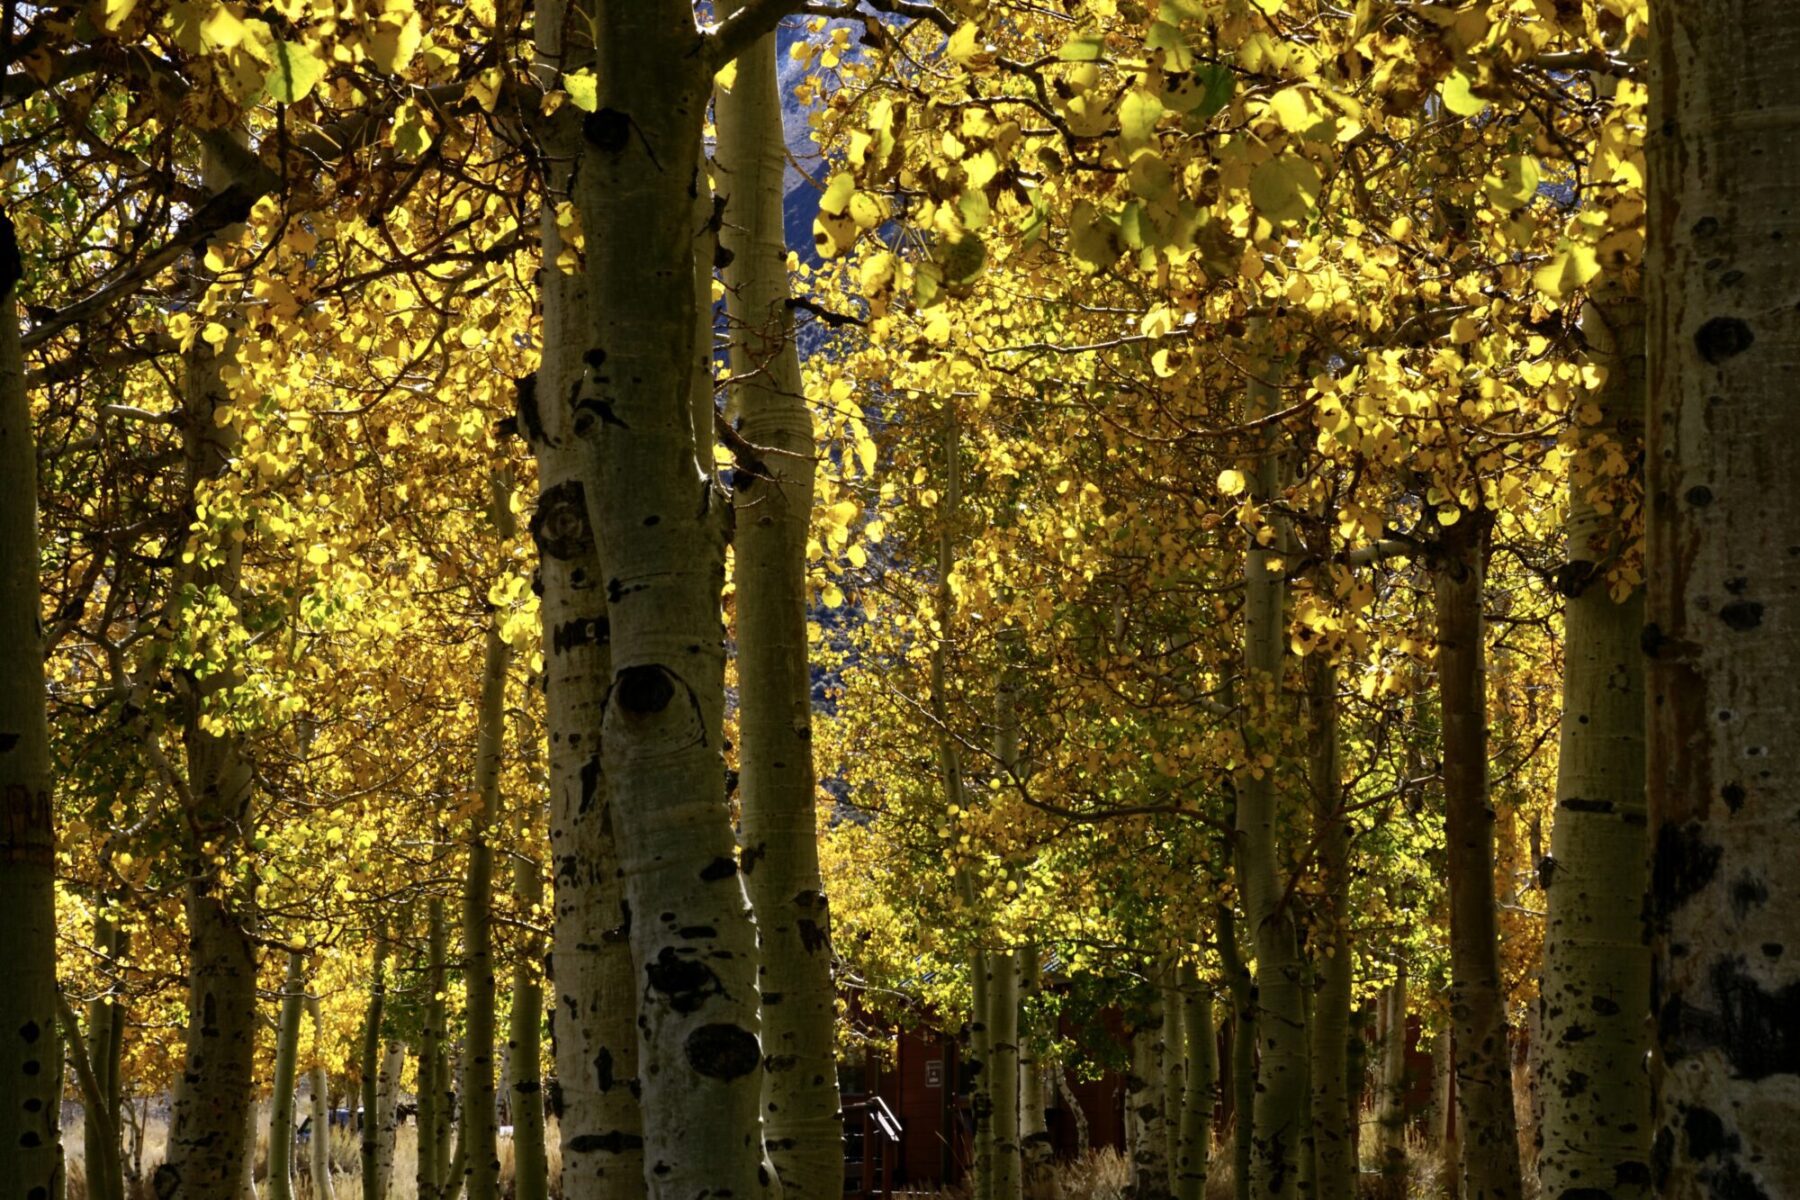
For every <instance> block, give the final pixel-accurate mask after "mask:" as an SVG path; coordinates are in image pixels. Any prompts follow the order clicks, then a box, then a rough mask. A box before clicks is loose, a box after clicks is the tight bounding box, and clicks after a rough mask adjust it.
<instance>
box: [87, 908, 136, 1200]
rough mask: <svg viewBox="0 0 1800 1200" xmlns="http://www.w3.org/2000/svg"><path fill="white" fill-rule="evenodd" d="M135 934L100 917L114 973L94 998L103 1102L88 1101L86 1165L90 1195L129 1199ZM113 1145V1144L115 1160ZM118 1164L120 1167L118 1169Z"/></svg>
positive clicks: (99, 939)
mask: <svg viewBox="0 0 1800 1200" xmlns="http://www.w3.org/2000/svg"><path fill="white" fill-rule="evenodd" d="M130 942H131V935H130V933H128V932H127V931H125V930H123V929H120V928H119V926H118V925H117V924H115V923H114V922H112V921H110V920H108V919H107V918H105V917H103V916H102V917H96V918H95V919H94V949H95V952H96V953H97V954H98V955H99V957H100V958H101V960H102V961H103V962H104V963H105V964H106V969H107V972H108V974H109V977H110V979H111V983H110V985H109V986H108V988H107V990H106V991H105V992H103V993H101V994H100V995H98V996H96V997H94V999H93V1000H91V1001H89V1002H88V1008H87V1027H88V1039H87V1042H88V1044H87V1053H88V1062H89V1065H90V1068H91V1070H92V1071H93V1075H94V1084H95V1087H96V1088H97V1089H98V1090H99V1092H100V1097H101V1103H100V1105H99V1106H98V1107H97V1108H96V1106H94V1105H90V1104H83V1105H82V1168H83V1169H84V1170H85V1171H86V1173H87V1189H88V1198H89V1200H125V1177H124V1173H123V1159H122V1156H121V1154H120V1148H119V1096H120V1089H121V1087H122V1086H123V1085H122V1081H121V1080H120V1078H119V1067H120V1062H121V1059H122V1057H123V1052H124V1042H125V994H124V988H123V986H122V984H121V981H120V978H119V973H120V971H121V969H122V968H123V964H124V959H125V953H126V950H127V948H128V947H129V945H130ZM107 1147H110V1148H111V1150H112V1154H111V1159H110V1162H111V1166H110V1167H108V1168H103V1167H102V1164H104V1163H107V1162H108V1161H109V1160H108V1157H107V1152H106V1151H107ZM112 1168H118V1169H116V1170H114V1169H112Z"/></svg>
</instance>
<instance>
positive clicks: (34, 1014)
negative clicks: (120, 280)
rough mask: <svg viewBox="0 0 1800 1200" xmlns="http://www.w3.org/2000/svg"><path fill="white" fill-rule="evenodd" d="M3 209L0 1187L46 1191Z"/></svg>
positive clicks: (7, 222)
mask: <svg viewBox="0 0 1800 1200" xmlns="http://www.w3.org/2000/svg"><path fill="white" fill-rule="evenodd" d="M23 269H24V268H23V263H22V262H21V260H20V256H19V246H18V241H17V239H16V237H15V235H14V232H13V225H12V220H11V218H10V216H8V215H6V214H4V213H0V905H4V911H5V913H6V914H7V916H6V919H5V920H4V921H0V961H5V962H6V963H7V964H8V966H9V968H10V970H11V971H12V977H11V978H10V979H9V980H8V982H7V986H6V987H4V988H0V1146H3V1147H4V1148H5V1149H4V1151H3V1152H0V1196H5V1197H8V1198H9V1200H11V1198H14V1197H22V1198H26V1200H29V1198H30V1197H33V1196H35V1197H38V1198H39V1200H43V1198H45V1197H48V1196H49V1195H50V1194H51V1192H52V1190H53V1189H54V1188H55V1187H56V1186H57V1181H58V1179H59V1177H60V1176H61V1173H62V1150H61V1144H60V1142H59V1140H58V1139H59V1137H60V1131H59V1128H58V1126H59V1123H60V1120H59V1118H60V1114H61V1111H62V1103H61V1096H60V1094H59V1093H58V1091H55V1090H52V1088H53V1080H54V1078H55V1072H54V1071H52V1070H51V1069H50V1068H51V1067H52V1066H53V1065H54V1064H55V1063H56V1062H57V1061H60V1058H61V1053H60V1050H59V1046H60V1044H61V1039H59V1038H58V1037H57V1010H56V1004H57V991H56V898H55V891H54V884H53V869H54V866H55V830H54V826H53V823H52V821H53V819H52V816H51V803H50V796H51V788H50V782H51V781H50V734H49V727H48V724H47V721H46V716H45V709H44V649H43V646H44V643H43V629H42V624H41V622H40V619H39V599H38V528H37V522H38V509H37V478H38V473H37V450H36V444H37V440H36V437H35V436H34V431H33V428H32V417H31V404H30V398H29V396H28V395H27V393H26V388H25V366H24V360H23V357H22V355H21V352H20V348H19V318H18V285H19V280H20V276H21V272H22V271H23Z"/></svg>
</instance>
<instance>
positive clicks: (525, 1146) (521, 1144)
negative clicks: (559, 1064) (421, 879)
mask: <svg viewBox="0 0 1800 1200" xmlns="http://www.w3.org/2000/svg"><path fill="white" fill-rule="evenodd" d="M521 876H527V877H529V878H528V881H522V880H521V878H520V877H521ZM537 878H538V865H537V863H535V862H533V861H531V860H530V859H527V858H524V857H522V856H521V857H520V858H517V859H515V860H514V863H513V894H514V895H515V896H517V897H518V898H519V901H520V909H521V911H526V912H529V911H531V909H532V908H535V907H536V906H537V904H539V903H541V902H542V899H543V887H542V885H541V884H539V883H537ZM535 942H536V939H532V941H531V942H529V943H528V950H532V949H535V950H537V951H538V953H541V952H542V950H541V947H538V946H536V944H535ZM536 957H537V955H536V954H530V955H529V956H528V957H527V958H525V959H523V960H521V961H520V962H519V963H518V964H517V965H515V966H514V967H513V984H512V1009H511V1011H510V1013H509V1014H508V1026H507V1048H508V1050H509V1051H510V1053H509V1054H508V1057H507V1076H508V1078H507V1086H508V1088H509V1089H510V1090H511V1097H510V1099H511V1103H512V1125H513V1138H512V1141H513V1200H546V1197H547V1196H548V1195H549V1191H550V1157H549V1151H548V1149H547V1148H546V1146H545V1144H544V1083H543V1069H542V1066H541V1065H540V1063H541V1059H542V1058H543V1052H544V1051H543V1045H542V1039H541V1036H540V1033H539V1031H540V1029H541V1027H542V1025H543V1021H544V989H543V985H542V984H540V983H539V982H538V974H537V971H536V969H535V965H534V964H533V962H532V961H531V959H534V958H536Z"/></svg>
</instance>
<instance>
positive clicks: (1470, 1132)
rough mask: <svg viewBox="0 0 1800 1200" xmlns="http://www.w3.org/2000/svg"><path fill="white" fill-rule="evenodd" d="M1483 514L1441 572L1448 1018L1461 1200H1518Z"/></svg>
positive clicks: (1458, 536) (1463, 524)
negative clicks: (1491, 788)
mask: <svg viewBox="0 0 1800 1200" xmlns="http://www.w3.org/2000/svg"><path fill="white" fill-rule="evenodd" d="M1486 520H1487V516H1486V514H1484V513H1480V512H1473V513H1465V514H1463V516H1462V519H1461V520H1459V521H1458V522H1457V523H1456V524H1454V525H1452V526H1450V527H1449V528H1448V529H1446V530H1444V532H1443V534H1442V539H1441V542H1440V545H1439V554H1440V556H1441V562H1440V563H1439V565H1438V567H1437V571H1436V593H1437V598H1436V608H1437V614H1436V615H1437V642H1438V650H1437V666H1438V695H1439V699H1440V702H1441V704H1442V707H1443V755H1444V759H1443V763H1444V765H1443V775H1444V841H1445V844H1446V848H1447V851H1448V854H1447V859H1448V872H1447V873H1448V876H1449V880H1448V882H1449V890H1450V975H1451V982H1450V1013H1451V1018H1452V1020H1453V1022H1454V1024H1455V1028H1456V1094H1457V1103H1458V1107H1459V1109H1460V1111H1461V1116H1462V1128H1463V1130H1464V1137H1465V1139H1466V1140H1465V1141H1464V1144H1463V1194H1464V1195H1465V1196H1467V1197H1468V1200H1518V1197H1519V1194H1520V1179H1519V1147H1518V1135H1517V1132H1516V1130H1517V1126H1516V1123H1515V1120H1514V1116H1513V1098H1512V1063H1511V1054H1510V1052H1509V1050H1508V1037H1507V1027H1506V1001H1505V996H1504V995H1503V993H1502V990H1501V979H1500V943H1499V934H1498V928H1497V915H1496V912H1495V903H1494V810H1493V809H1492V808H1491V807H1490V806H1489V804H1488V780H1487V771H1488V761H1487V672H1486V667H1485V663H1484V659H1485V655H1484V647H1483V638H1484V636H1485V635H1484V632H1483V619H1482V610H1481V603H1482V580H1483V577H1484V575H1485V572H1486V531H1485V529H1484V528H1483V526H1484V525H1485V523H1486Z"/></svg>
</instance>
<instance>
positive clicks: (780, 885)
mask: <svg viewBox="0 0 1800 1200" xmlns="http://www.w3.org/2000/svg"><path fill="white" fill-rule="evenodd" d="M777 87H778V83H777V71H776V64H775V38H774V37H773V36H772V35H771V36H769V37H765V38H763V39H762V40H761V41H759V42H757V43H756V45H755V46H754V47H752V48H751V49H750V50H749V51H748V52H747V53H745V54H743V55H740V56H739V58H738V65H737V78H736V80H735V81H734V83H733V85H732V88H731V90H730V91H729V92H723V93H721V94H720V95H719V96H718V99H717V101H716V102H715V112H716V114H717V121H718V135H719V136H718V146H717V150H716V151H715V159H716V162H717V165H718V188H719V191H720V193H721V194H722V195H723V196H725V197H726V204H725V210H724V220H723V224H722V225H721V227H720V231H719V238H720V242H721V245H722V246H723V248H724V250H725V252H726V257H727V259H728V263H727V266H726V268H725V283H726V288H727V292H726V307H727V312H728V314H729V316H730V333H731V373H732V376H733V378H734V379H736V380H737V381H738V382H737V383H736V384H735V385H734V386H733V388H732V392H731V397H730V405H731V409H730V411H731V415H732V416H733V418H734V424H735V427H736V430H737V433H738V436H739V437H740V438H741V439H742V442H741V443H740V444H737V445H736V446H735V453H736V456H737V470H736V472H735V473H734V475H733V481H734V486H733V489H732V504H733V507H734V508H735V510H736V515H737V535H736V539H735V541H734V543H733V548H734V551H735V554H736V560H735V574H734V580H735V583H736V610H737V669H738V680H739V695H740V707H739V714H738V765H739V784H738V786H739V794H740V796H741V798H742V806H743V809H742V811H743V846H744V852H743V863H744V880H745V884H746V886H747V887H748V888H749V892H750V902H751V904H752V905H753V906H754V908H755V910H756V922H757V928H758V929H759V930H760V932H761V934H762V943H761V944H762V965H761V968H760V987H761V992H762V1003H763V1013H762V1021H763V1050H764V1069H765V1075H764V1078H763V1096H762V1101H763V1124H764V1134H765V1136H766V1137H767V1139H768V1147H769V1157H770V1159H771V1160H772V1161H773V1162H774V1164H775V1169H776V1172H777V1174H778V1175H779V1176H780V1179H781V1183H782V1187H783V1190H784V1194H785V1195H786V1196H787V1198H788V1200H838V1197H839V1195H840V1193H841V1192H842V1190H843V1184H842V1179H843V1173H844V1167H843V1163H844V1141H843V1126H842V1122H841V1120H840V1117H839V1114H838V1091H837V1065H836V1058H835V1048H834V1044H833V1025H834V1022H835V1020H836V1015H837V1009H836V994H835V990H834V987H833V983H832V972H831V960H832V949H831V919H830V910H829V907H828V904H827V901H826V897H825V893H824V891H823V885H822V883H821V881H820V878H819V855H818V845H817V837H818V833H817V830H818V815H817V805H818V797H817V785H816V781H815V777H814V769H813V755H812V674H811V670H810V667H809V655H808V652H807V633H806V605H807V578H806V541H807V533H808V527H809V523H810V518H811V512H812V499H813V486H812V485H813V465H814V456H815V447H814V444H813V422H812V413H811V412H810V410H809V409H808V408H807V403H806V394H805V391H804V389H803V385H802V380H801V375H800V356H799V353H798V350H797V348H796V346H795V344H794V337H793V316H792V313H791V311H790V310H789V307H788V303H787V301H788V277H787V243H786V241H785V238H784V236H783V223H782V218H783V199H784V189H783V186H782V185H783V175H784V172H785V171H786V168H787V153H786V142H785V140H784V137H783V134H782V124H781V100H780V97H779V96H778V95H777ZM710 332H711V331H710V323H709V328H708V346H709V348H710ZM708 399H709V404H708V406H707V411H706V415H707V416H708V417H710V415H711V407H710V395H709V397H708ZM706 442H707V444H708V445H710V444H711V430H710V428H709V429H708V430H707V431H706Z"/></svg>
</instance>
